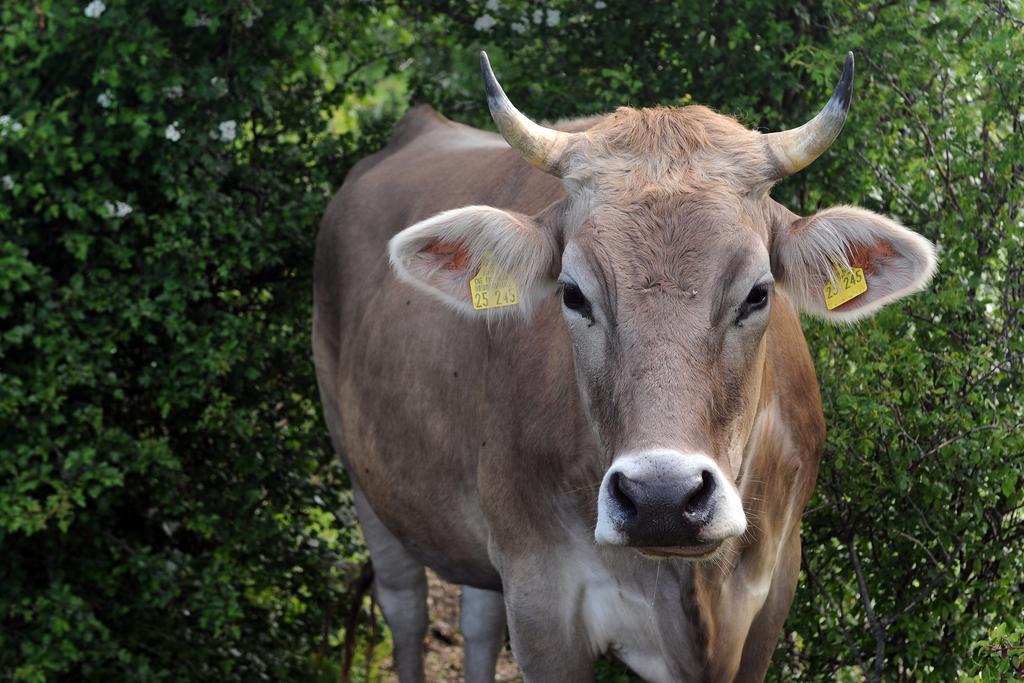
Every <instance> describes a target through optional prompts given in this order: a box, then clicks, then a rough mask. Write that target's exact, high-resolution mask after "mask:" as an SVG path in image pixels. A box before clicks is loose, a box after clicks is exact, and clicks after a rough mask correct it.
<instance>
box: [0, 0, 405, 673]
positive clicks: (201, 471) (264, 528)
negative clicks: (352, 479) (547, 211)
mask: <svg viewBox="0 0 1024 683" xmlns="http://www.w3.org/2000/svg"><path fill="white" fill-rule="evenodd" d="M109 1H110V0H107V2H109ZM386 21H387V18H386V17H384V16H383V15H382V14H381V13H379V12H376V11H373V12H370V11H366V10H363V9H361V8H359V7H356V8H350V7H348V6H346V5H341V6H340V7H339V6H338V3H334V4H331V5H329V4H327V3H324V2H313V3H307V4H305V5H304V6H299V5H295V4H291V3H273V4H271V3H261V4H258V5H257V4H253V3H230V4H228V5H225V4H224V3H219V2H213V1H211V0H204V1H198V2H197V1H193V0H190V2H187V3H186V2H176V1H175V2H159V3H113V2H110V4H109V6H107V5H105V4H104V2H103V1H102V0H93V1H92V2H90V3H89V4H88V5H86V4H85V3H82V4H77V3H67V2H65V3H62V2H45V1H44V2H36V3H5V4H4V5H3V6H2V8H0V24H2V26H3V30H2V33H0V36H2V48H0V49H2V52H0V59H2V62H3V64H4V68H3V69H2V70H0V115H2V117H0V169H2V170H0V177H2V178H0V179H2V186H0V224H2V225H3V234H2V238H0V329H2V336H0V367H2V370H0V373H2V374H0V452H2V455H0V557H2V558H3V559H2V562H0V619H2V622H0V623H2V625H0V680H18V681H43V680H103V681H108V680H121V681H150V680H217V681H252V680H257V679H265V680H267V679H269V680H288V679H291V680H310V679H315V678H317V677H324V678H330V679H332V680H333V679H335V678H336V677H335V674H334V673H333V670H332V668H331V667H334V666H336V660H337V658H336V657H330V658H327V659H324V648H325V647H327V646H329V645H330V646H333V645H336V642H335V641H334V640H333V639H336V637H337V631H338V626H337V624H338V621H339V617H337V616H336V615H335V612H336V608H337V607H338V606H339V602H340V601H341V598H342V593H343V591H344V588H345V586H346V581H347V578H348V576H349V574H350V573H351V572H352V569H353V566H354V561H355V560H356V559H361V558H362V556H363V551H362V549H361V547H360V545H359V539H358V535H357V534H356V532H355V531H354V529H353V528H352V527H351V526H348V525H347V524H345V521H347V520H339V519H338V518H337V517H336V515H340V514H342V513H343V512H344V511H346V510H348V505H347V503H346V501H345V477H344V474H343V473H342V472H341V470H340V468H339V466H338V465H336V464H334V461H333V458H332V456H331V449H330V447H329V444H328V443H327V439H326V438H325V432H324V429H323V426H322V422H321V418H320V409H319V402H318V399H317V394H316V387H315V383H314V380H313V374H312V367H311V363H310V350H309V334H310V315H309V311H310V307H311V296H310V293H311V278H310V273H311V264H312V244H313V238H314V236H315V232H316V225H317V222H318V220H319V216H320V213H321V212H322V210H323V207H324V206H325V204H326V201H327V199H328V198H329V196H330V193H331V192H332V191H333V189H334V188H335V187H336V186H337V185H338V184H340V181H341V179H342V177H343V175H344V173H345V171H346V170H347V167H348V165H349V164H350V163H351V162H352V161H353V160H354V159H355V158H356V156H355V154H356V152H355V142H354V141H355V140H356V138H357V137H358V138H359V140H360V143H359V144H360V145H361V148H360V149H359V152H358V153H359V154H363V153H366V151H367V150H371V149H373V147H374V145H377V144H379V141H380V135H379V134H378V133H379V131H378V133H375V132H374V131H373V130H372V129H371V128H372V125H367V126H363V130H362V133H361V135H358V136H357V134H356V131H355V129H353V127H352V126H353V120H352V116H351V115H349V116H348V117H347V118H346V117H344V116H341V115H342V114H345V112H347V111H349V110H352V111H354V105H353V104H352V102H353V100H352V98H358V97H359V96H360V95H361V94H364V93H365V92H366V91H367V88H368V86H367V83H368V82H375V81H376V80H377V79H378V76H379V73H372V69H373V68H376V69H377V71H378V72H383V71H386V70H387V68H388V64H389V63H388V62H387V61H386V60H384V61H380V60H376V61H374V60H373V57H375V56H376V55H375V53H374V52H371V51H373V50H376V51H381V47H382V44H383V43H384V41H383V39H381V40H380V41H369V40H364V34H365V35H376V34H378V33H381V32H382V31H383V30H384V29H382V28H380V23H381V22H386ZM360 40H361V41H363V44H365V45H366V50H364V49H362V48H360V47H358V44H357V45H356V46H355V47H353V45H352V43H353V42H357V41H360ZM364 62H365V66H368V67H371V72H367V70H366V69H363V70H362V71H359V70H358V67H360V66H363V65H364ZM329 111H337V112H339V116H338V117H335V118H333V119H332V118H331V117H328V116H326V115H325V113H324V112H329ZM385 113H386V111H385V110H382V111H381V115H382V116H383V115H384V114H385ZM350 114H351V112H350ZM392 118H393V116H392V117H388V121H390V119H392ZM367 123H368V124H373V121H372V120H369V119H368V120H367ZM346 126H347V127H346ZM383 130H386V125H384V126H382V127H381V131H383ZM328 661H334V662H335V664H329V663H328Z"/></svg>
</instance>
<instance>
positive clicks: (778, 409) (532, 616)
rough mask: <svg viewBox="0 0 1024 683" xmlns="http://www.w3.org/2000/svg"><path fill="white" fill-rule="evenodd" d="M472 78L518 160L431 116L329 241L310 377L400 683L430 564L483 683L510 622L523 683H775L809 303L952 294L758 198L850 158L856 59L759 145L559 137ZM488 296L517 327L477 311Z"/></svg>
mask: <svg viewBox="0 0 1024 683" xmlns="http://www.w3.org/2000/svg"><path fill="white" fill-rule="evenodd" d="M483 67H484V77H485V84H486V87H487V91H488V101H489V105H490V107H491V111H492V114H493V115H494V118H495V121H496V123H497V124H498V127H499V129H500V130H501V132H502V135H503V137H504V138H505V140H507V141H508V143H509V144H510V145H511V147H512V148H510V147H509V145H507V144H506V143H505V142H504V141H503V140H502V138H501V137H499V136H497V135H494V134H490V133H485V132H482V131H479V130H474V129H472V128H468V127H466V126H462V125H459V124H456V123H452V122H450V121H448V120H446V119H445V118H443V117H442V116H440V115H439V114H437V113H436V112H434V111H433V110H432V109H430V108H427V107H422V108H418V109H416V110H414V111H412V112H410V113H409V114H408V115H407V116H406V117H405V118H404V119H403V120H402V121H401V122H400V123H399V124H398V126H397V127H396V130H395V133H394V136H393V138H392V141H391V143H390V144H389V145H388V147H387V148H386V149H385V150H383V151H382V152H380V153H379V154H377V155H374V156H373V157H370V158H369V159H366V160H364V161H363V162H361V163H360V164H358V165H357V166H356V168H354V169H353V170H352V172H351V173H350V174H349V177H348V178H347V179H346V182H345V184H344V186H343V187H342V189H341V190H340V192H339V193H338V195H337V196H336V197H335V199H334V201H333V202H332V203H331V206H330V207H329V209H328V211H327V214H326V215H325V217H324V221H323V223H322V226H321V231H320V236H319V239H318V243H317V259H316V273H315V295H314V299H315V316H314V352H315V358H316V366H317V378H318V381H319V385H320V391H321V397H322V400H323V404H324V413H325V417H326V420H327V424H328V427H329V430H330V433H331V437H332V440H333V442H334V445H335V448H336V449H337V451H338V452H339V454H341V457H342V458H343V459H344V461H345V464H346V466H347V468H348V470H349V472H350V473H351V475H352V479H353V487H354V490H355V497H356V505H357V511H358V513H359V517H360V522H361V523H362V525H363V528H364V532H365V534H366V537H367V542H368V545H369V547H370V552H371V556H372V558H373V562H374V567H375V569H376V576H377V583H376V589H375V590H376V591H377V596H378V599H379V601H380V603H381V606H382V609H383V611H384V614H385V617H386V619H387V620H388V623H389V626H390V627H391V629H392V633H393V637H394V643H395V647H396V654H395V656H396V662H397V664H398V668H399V676H400V678H401V679H402V681H403V683H406V682H407V681H415V680H420V679H421V678H422V669H421V662H420V659H419V658H420V642H421V638H422V636H423V634H424V631H425V628H426V612H425V606H424V601H425V590H426V586H425V581H424V578H423V566H424V565H426V566H430V567H432V568H434V569H435V570H436V571H437V572H438V573H439V574H440V575H441V576H442V577H444V578H446V579H448V580H449V581H453V582H456V583H460V584H463V585H464V586H465V588H464V592H463V615H462V629H463V633H464V637H465V639H466V651H467V659H466V669H465V671H466V680H467V681H470V682H472V683H475V682H477V681H481V680H487V679H489V678H490V677H491V676H493V662H494V655H495V654H496V651H497V648H498V647H499V646H500V643H501V638H502V634H503V628H504V614H505V611H506V610H507V616H508V627H509V632H510V635H511V640H512V646H513V651H514V654H515V656H516V658H517V660H518V662H519V664H520V666H521V668H522V670H523V672H524V674H525V676H526V678H527V680H529V681H559V682H561V681H578V680H586V679H588V678H589V677H591V676H592V670H593V669H592V667H593V662H594V660H595V658H596V656H597V655H598V654H599V653H602V652H611V653H613V654H615V655H616V656H618V657H619V658H620V659H622V660H623V661H624V662H626V663H627V664H629V666H630V667H632V668H633V669H634V670H635V671H636V672H637V673H639V674H640V675H641V676H643V677H645V678H646V679H648V680H651V681H666V682H667V681H681V680H686V681H690V680H694V681H697V680H700V681H729V680H760V679H761V678H763V676H764V673H765V671H766V669H767V667H768V664H769V663H770V660H771V655H772V652H773V650H774V648H775V643H776V641H777V639H778V636H779V634H780V632H781V628H782V624H783V621H784V619H785V616H786V613H787V611H788V609H789V606H790V603H791V601H792V598H793V593H794V590H795V587H796V580H797V575H798V571H799V565H800V533H799V531H800V517H801V514H802V512H803V510H804V506H805V505H806V503H807V501H808V499H809V497H810V495H811V492H812V490H813V487H814V481H815V476H816V474H817V470H818V464H819V458H820V456H821V451H822V447H823V442H824V420H823V417H822V411H821V401H820V397H819V395H818V387H817V382H816V379H815V376H814V369H813V365H812V363H811V359H810V356H809V354H808V351H807V346H806V344H805V342H804V338H803V334H802V331H801V327H800V321H799V317H798V314H797V311H796V307H795V306H794V304H797V305H799V307H800V308H801V310H805V311H810V312H812V313H816V314H818V315H822V316H825V317H829V318H833V319H836V320H853V319H857V318H859V317H863V316H865V315H870V314H871V313H872V312H873V311H875V310H877V309H878V308H880V307H881V306H883V305H884V304H886V303H888V302H890V301H892V300H895V299H896V298H899V297H901V296H904V295H906V294H908V293H910V292H913V291H916V290H917V289H920V288H921V287H923V286H924V284H926V283H927V281H928V279H929V278H930V277H931V274H932V272H933V271H934V267H935V259H934V253H933V252H934V250H933V247H932V246H931V245H930V243H928V242H927V241H926V240H924V239H923V238H921V237H920V236H919V235H916V234H914V233H912V232H910V231H909V230H907V229H906V228H904V227H902V226H900V225H898V224H897V223H895V222H893V221H891V220H890V219H887V218H885V217H883V216H879V215H877V214H873V213H871V212H869V211H865V210H863V209H857V208H854V207H837V208H833V209H827V210H825V211H822V212H819V213H818V214H816V215H814V216H809V217H805V218H803V217H799V216H796V215H795V214H793V213H792V212H790V211H788V210H787V209H785V208H784V207H782V206H780V205H779V204H777V203H776V202H775V201H774V200H773V199H771V197H770V194H769V191H770V188H771V185H772V183H773V182H775V180H777V179H778V178H780V177H783V176H785V175H788V174H789V173H793V172H796V171H798V170H799V169H800V168H803V167H804V166H806V165H807V164H809V163H811V161H813V159H814V158H815V157H817V156H818V155H819V154H821V153H822V152H823V151H824V149H826V148H827V147H828V145H829V144H830V143H831V142H832V140H834V139H835V137H836V135H838V133H839V130H840V128H841V127H842V121H843V118H845V113H846V109H847V107H848V106H849V101H850V94H851V84H852V67H853V62H852V55H850V56H848V57H847V63H846V66H845V68H844V74H843V78H842V79H841V81H840V85H839V86H838V87H837V89H836V92H835V94H834V95H833V98H832V99H831V100H830V101H829V104H828V105H826V107H825V109H823V110H822V113H821V114H819V115H818V116H817V117H815V119H813V120H812V121H811V122H809V123H808V124H806V125H805V126H803V127H800V128H797V129H793V130H791V131H785V132H782V133H776V134H769V135H761V134H759V133H756V132H752V131H749V130H747V129H745V128H744V127H742V126H740V125H739V124H738V123H737V122H736V121H735V120H732V119H729V118H727V117H723V116H720V115H718V114H716V113H714V112H711V111H710V110H707V109H705V108H702V107H687V108H685V109H679V110H669V109H654V110H633V109H620V110H619V111H617V112H615V113H614V114H609V115H608V116H606V117H595V118H593V119H588V120H585V121H577V122H573V123H569V124H567V125H566V126H565V127H563V128H562V130H555V129H549V128H544V127H542V126H538V125H536V124H534V123H533V122H531V121H529V120H528V119H526V118H525V117H523V116H522V115H521V114H520V113H519V112H518V111H517V110H515V108H514V107H513V106H512V105H511V103H510V102H509V101H508V100H507V98H506V97H505V95H504V93H503V92H502V91H501V89H500V86H499V85H498V84H497V81H496V80H495V79H494V76H493V73H491V71H490V67H489V64H488V63H487V61H486V57H485V56H484V58H483ZM520 157H522V158H520ZM523 159H526V161H529V162H530V164H533V166H536V167H537V168H540V169H541V170H543V171H546V172H547V173H549V174H551V175H545V174H544V173H541V172H539V171H538V170H536V169H535V168H531V166H530V164H528V163H526V161H523ZM552 176H558V177H560V178H561V179H562V182H559V181H558V180H557V179H556V178H555V177H552ZM406 226H411V227H406ZM389 258H390V263H389ZM485 269H486V270H488V271H490V272H491V273H492V276H494V277H497V278H498V279H499V280H502V279H504V280H505V281H506V283H508V282H511V283H513V286H514V288H515V289H516V291H517V293H518V294H517V296H518V299H517V303H516V305H515V306H512V307H509V308H498V309H495V308H493V307H492V308H487V307H486V306H485V307H484V309H483V310H481V309H479V308H478V307H477V306H478V304H480V303H481V301H482V300H479V299H478V297H475V296H472V295H471V288H470V282H471V280H473V279H474V278H475V276H476V274H477V273H481V272H483V271H484V270H485ZM842 269H845V271H844V270H842ZM840 272H845V273H848V275H849V277H850V279H849V280H848V283H847V285H844V287H848V288H849V291H845V292H843V296H845V297H846V298H845V299H844V300H843V301H838V300H837V297H836V296H835V294H834V293H833V294H828V291H831V290H827V289H826V288H825V286H826V285H827V284H828V283H830V282H835V281H836V278H838V277H839V273H840ZM396 275H397V276H398V277H396ZM857 278H859V279H857ZM856 283H860V284H861V285H862V286H861V288H860V289H855V288H854V284H856ZM865 283H866V284H865ZM410 285H413V286H410ZM556 287H557V290H558V295H557V296H556V295H555V294H554V291H555V289H556ZM831 287H832V288H833V289H835V288H837V287H838V285H831ZM830 297H831V298H830ZM559 300H560V301H559ZM490 303H494V302H493V301H492V302H490ZM490 303H488V304H487V305H490ZM453 309H454V310H453ZM506 313H511V314H510V315H505V314H506ZM595 513H596V514H595ZM498 591H500V593H499V592H498Z"/></svg>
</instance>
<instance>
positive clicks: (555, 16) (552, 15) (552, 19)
mask: <svg viewBox="0 0 1024 683" xmlns="http://www.w3.org/2000/svg"><path fill="white" fill-rule="evenodd" d="M561 18H562V13H561V12H560V11H558V10H556V9H549V10H548V20H547V25H548V26H558V21H559V20H560V19H561Z"/></svg>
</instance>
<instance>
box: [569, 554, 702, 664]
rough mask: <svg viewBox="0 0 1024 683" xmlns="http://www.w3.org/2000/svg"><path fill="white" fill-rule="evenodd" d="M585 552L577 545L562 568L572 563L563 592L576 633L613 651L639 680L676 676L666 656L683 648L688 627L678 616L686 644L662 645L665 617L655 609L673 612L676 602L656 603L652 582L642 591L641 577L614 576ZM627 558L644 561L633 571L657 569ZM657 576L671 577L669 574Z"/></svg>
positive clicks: (596, 648) (649, 563) (595, 645)
mask: <svg viewBox="0 0 1024 683" xmlns="http://www.w3.org/2000/svg"><path fill="white" fill-rule="evenodd" d="M588 550H590V549H582V548H581V549H579V550H578V551H577V552H576V553H573V557H572V558H571V559H569V561H568V563H567V566H568V567H571V574H570V576H568V577H567V583H568V584H569V588H570V589H569V590H567V591H565V593H564V595H565V596H566V598H569V599H572V600H573V604H568V605H565V607H566V608H567V609H568V611H569V612H570V613H572V614H575V615H576V618H577V619H579V620H580V621H581V622H582V627H583V630H584V633H581V634H580V636H581V637H586V638H587V640H588V642H589V643H590V647H591V648H592V650H593V651H595V652H609V653H612V654H614V655H615V656H616V657H618V658H619V659H620V660H621V661H622V662H624V663H625V664H626V665H628V666H629V668H630V669H632V670H633V671H635V672H636V673H637V674H639V675H640V676H641V677H643V678H644V680H647V681H651V682H652V683H662V682H663V681H664V682H665V683H670V682H671V681H676V680H678V676H677V675H673V673H672V672H673V670H675V669H678V662H676V666H674V665H673V662H672V660H671V659H670V658H669V657H668V656H666V655H667V653H671V655H672V659H674V658H676V657H678V656H679V654H680V652H685V651H686V650H688V649H689V648H688V645H689V643H690V642H692V636H693V633H692V632H691V631H692V629H691V628H690V627H689V626H688V624H684V623H683V622H684V621H685V620H683V619H682V614H679V617H680V618H681V621H680V622H679V625H680V626H682V627H683V628H684V629H685V631H686V636H685V637H684V640H685V641H686V642H683V643H680V642H674V643H665V637H664V636H665V634H663V633H662V631H661V624H662V622H663V620H664V619H665V617H666V615H665V614H659V613H660V612H661V611H662V610H665V609H669V610H672V611H674V612H678V611H679V610H680V606H679V603H678V602H675V604H668V605H662V604H659V603H658V599H657V595H656V593H661V592H663V591H659V590H657V586H654V585H652V586H651V588H650V590H649V591H645V590H644V588H643V581H637V580H636V577H632V576H625V577H621V578H620V577H617V576H616V575H615V574H614V573H613V571H612V570H611V569H610V568H609V567H607V566H606V565H605V564H604V563H603V562H602V561H601V560H600V559H599V557H597V556H596V555H595V554H594V553H593V552H587V551H588ZM627 552H628V551H627ZM631 561H632V562H635V563H637V564H642V565H646V566H643V567H642V568H641V567H638V569H640V572H639V573H638V575H646V574H648V572H650V571H652V570H653V571H654V572H655V574H657V573H658V570H657V568H656V566H654V564H653V562H654V561H652V560H645V559H643V558H641V557H636V558H631ZM659 579H665V580H666V581H671V580H673V579H672V578H669V577H668V576H661V577H659ZM661 588H665V586H662V587H661ZM645 593H646V594H645ZM666 646H667V647H666ZM687 668H689V667H687Z"/></svg>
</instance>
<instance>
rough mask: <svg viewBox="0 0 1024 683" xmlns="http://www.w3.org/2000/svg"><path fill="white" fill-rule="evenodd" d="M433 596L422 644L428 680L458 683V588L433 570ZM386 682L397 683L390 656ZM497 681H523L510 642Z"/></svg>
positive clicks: (501, 657) (430, 578)
mask: <svg viewBox="0 0 1024 683" xmlns="http://www.w3.org/2000/svg"><path fill="white" fill-rule="evenodd" d="M427 581H428V583H429V585H430V595H429V597H428V598H427V605H428V608H429V610H430V628H429V629H428V631H427V637H426V638H425V639H424V641H423V658H424V667H425V669H426V679H427V680H428V681H430V682H431V683H435V682H436V683H458V682H459V681H461V680H462V634H461V633H459V587H458V586H453V585H452V584H450V583H445V582H444V581H442V580H441V579H439V578H438V577H437V575H436V574H434V573H433V572H431V571H429V570H428V571H427ZM381 672H382V673H383V676H382V677H381V679H380V680H382V681H386V683H398V676H397V675H396V674H395V671H394V666H393V664H392V661H391V657H390V656H389V657H388V658H387V659H386V660H385V661H384V662H382V663H381ZM494 680H496V681H501V682H502V683H505V682H509V681H521V680H523V678H522V675H521V674H520V673H519V667H517V666H516V663H515V660H513V659H512V652H511V651H509V648H508V643H506V644H505V647H504V648H502V650H501V654H500V655H499V656H498V670H497V673H496V675H495V679H494Z"/></svg>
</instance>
